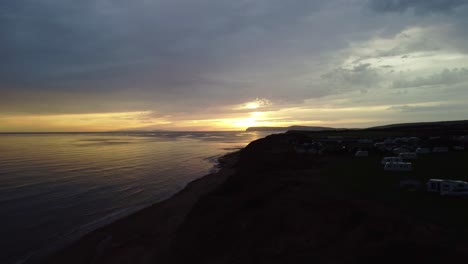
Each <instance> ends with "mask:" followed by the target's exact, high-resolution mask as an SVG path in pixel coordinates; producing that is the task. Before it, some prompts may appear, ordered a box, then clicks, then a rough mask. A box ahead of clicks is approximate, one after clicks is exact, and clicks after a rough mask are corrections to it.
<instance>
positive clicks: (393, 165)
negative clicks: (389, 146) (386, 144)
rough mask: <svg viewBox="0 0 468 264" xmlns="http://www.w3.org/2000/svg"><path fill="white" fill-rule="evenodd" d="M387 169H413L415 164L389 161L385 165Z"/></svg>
mask: <svg viewBox="0 0 468 264" xmlns="http://www.w3.org/2000/svg"><path fill="white" fill-rule="evenodd" d="M384 170H385V171H412V170H413V164H412V163H411V162H387V163H386V164H385V167H384Z"/></svg>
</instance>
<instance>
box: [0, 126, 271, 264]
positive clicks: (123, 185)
mask: <svg viewBox="0 0 468 264" xmlns="http://www.w3.org/2000/svg"><path fill="white" fill-rule="evenodd" d="M266 135H267V134H266V133H259V132H249V133H247V132H209V133H206V132H195V133H188V132H171V133H163V132H160V133H65V134H0V153H1V155H0V216H1V217H0V234H1V236H0V248H1V250H0V263H18V262H19V263H21V262H23V261H24V260H33V259H35V258H36V257H37V256H39V255H41V254H43V253H44V252H46V251H47V250H50V249H51V248H53V247H56V246H60V245H61V244H64V243H66V241H68V240H70V239H73V238H76V237H78V236H80V235H82V234H83V233H85V232H89V231H90V230H93V229H95V228H97V227H99V226H102V225H103V224H106V223H108V222H109V221H112V220H115V219H116V218H119V217H122V216H125V215H128V214H130V213H132V212H134V211H136V210H138V209H141V208H143V207H146V206H148V205H150V204H153V203H155V202H158V201H161V200H163V199H166V198H168V197H169V196H171V195H173V194H174V193H176V192H177V191H179V190H181V189H182V188H183V187H184V186H185V185H186V184H187V183H188V182H190V181H192V180H194V179H196V178H199V177H201V176H203V175H205V174H207V173H208V172H209V171H210V170H212V169H213V166H215V165H216V164H215V163H216V158H217V157H219V156H220V155H222V154H224V153H227V152H230V151H234V150H235V149H236V148H241V147H244V146H245V145H246V144H248V143H249V142H250V141H253V140H255V139H258V138H260V137H264V136H266Z"/></svg>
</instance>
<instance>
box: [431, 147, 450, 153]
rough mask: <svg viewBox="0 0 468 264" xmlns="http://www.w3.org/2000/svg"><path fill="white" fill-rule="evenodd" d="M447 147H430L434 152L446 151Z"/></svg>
mask: <svg viewBox="0 0 468 264" xmlns="http://www.w3.org/2000/svg"><path fill="white" fill-rule="evenodd" d="M448 151H449V149H448V148H447V147H436V148H434V149H432V152H434V153H444V152H448Z"/></svg>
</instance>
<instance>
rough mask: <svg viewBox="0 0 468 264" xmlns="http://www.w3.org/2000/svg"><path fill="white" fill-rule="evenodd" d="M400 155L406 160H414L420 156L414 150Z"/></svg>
mask: <svg viewBox="0 0 468 264" xmlns="http://www.w3.org/2000/svg"><path fill="white" fill-rule="evenodd" d="M398 156H399V157H401V158H402V159H405V160H414V159H417V158H418V154H416V153H414V152H403V153H400V154H399V155H398Z"/></svg>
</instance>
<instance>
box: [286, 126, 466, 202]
mask: <svg viewBox="0 0 468 264" xmlns="http://www.w3.org/2000/svg"><path fill="white" fill-rule="evenodd" d="M288 143H289V144H292V145H293V146H294V151H295V152H296V153H297V154H298V155H341V156H354V158H356V159H365V158H367V157H370V156H374V157H382V158H381V160H380V165H381V167H382V170H383V171H385V172H391V173H395V174H401V175H400V176H408V177H402V179H401V180H400V188H401V189H402V190H407V191H416V190H418V191H426V192H429V193H437V194H439V195H442V196H468V182H466V181H463V180H460V179H445V177H444V179H440V178H430V179H429V180H428V181H427V182H422V181H421V180H420V179H414V178H412V177H411V174H410V173H411V172H412V171H414V170H415V167H414V163H415V162H417V160H418V159H419V158H421V157H422V156H424V155H444V154H447V153H449V152H463V151H465V147H466V145H467V144H468V135H465V136H437V137H427V138H423V137H421V138H420V137H386V138H377V137H376V138H356V137H347V136H322V137H316V138H313V140H312V139H310V138H307V137H304V138H302V139H298V138H297V137H292V138H290V139H289V142H288Z"/></svg>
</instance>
